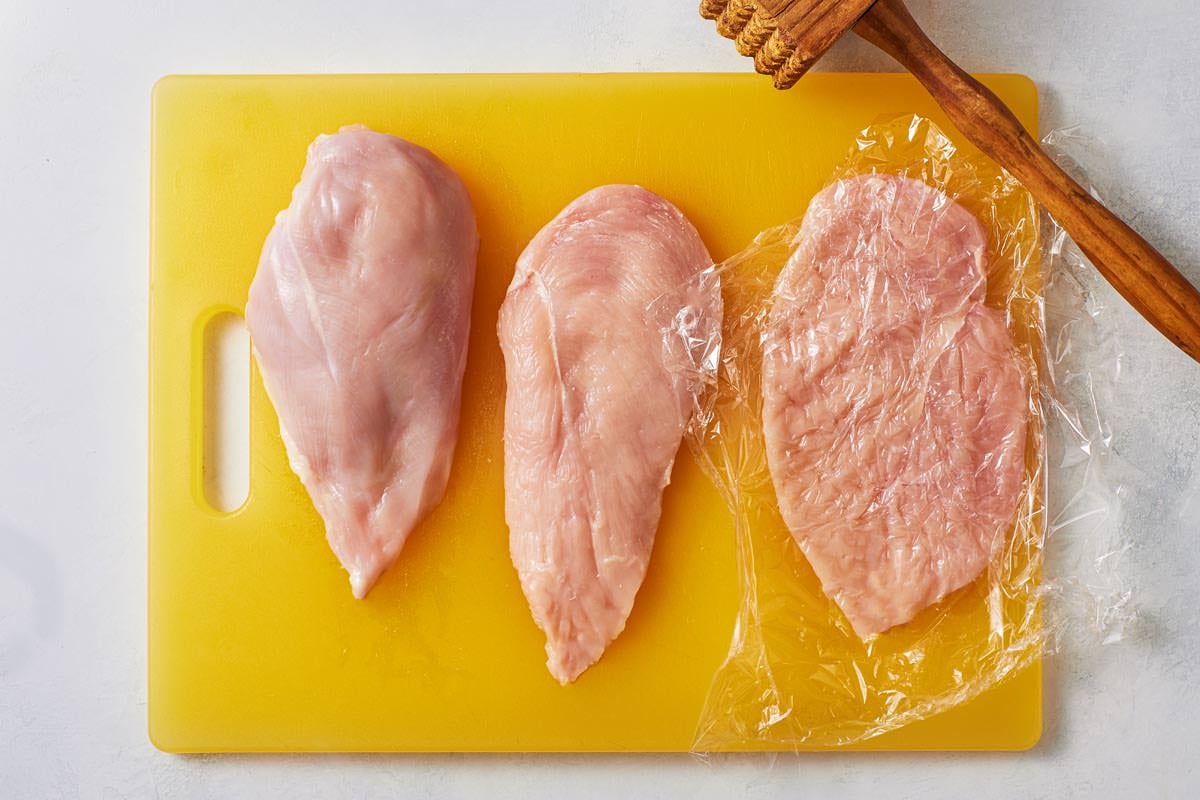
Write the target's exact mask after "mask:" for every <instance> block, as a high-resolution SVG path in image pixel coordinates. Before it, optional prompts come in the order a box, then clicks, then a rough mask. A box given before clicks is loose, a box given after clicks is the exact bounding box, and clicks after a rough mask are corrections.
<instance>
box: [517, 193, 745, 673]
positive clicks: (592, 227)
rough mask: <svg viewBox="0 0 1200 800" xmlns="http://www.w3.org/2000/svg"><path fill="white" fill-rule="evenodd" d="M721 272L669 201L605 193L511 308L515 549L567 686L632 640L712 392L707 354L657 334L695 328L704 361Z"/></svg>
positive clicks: (528, 265) (554, 227)
mask: <svg viewBox="0 0 1200 800" xmlns="http://www.w3.org/2000/svg"><path fill="white" fill-rule="evenodd" d="M710 265H711V259H710V258H709V255H708V251H707V250H706V249H705V247H704V244H703V242H701V240H700V237H699V235H698V234H697V233H696V230H695V228H694V227H692V225H691V223H689V222H688V221H687V219H686V218H684V216H683V214H682V213H680V211H679V210H678V209H676V208H675V207H674V206H672V205H671V204H670V203H668V202H667V201H666V200H664V199H662V198H661V197H659V196H658V195H655V194H653V193H652V192H649V191H647V190H645V189H642V188H639V187H636V186H602V187H600V188H597V189H593V190H592V191H590V192H588V193H586V194H584V195H583V196H582V197H580V198H579V199H577V200H575V201H574V202H573V203H571V204H570V205H568V206H567V207H566V208H565V209H564V210H563V211H562V212H561V213H560V214H559V215H558V216H557V217H555V218H554V219H553V220H552V221H551V222H550V223H549V224H547V225H546V227H544V228H543V229H542V230H541V232H539V233H538V234H537V236H536V237H534V239H533V241H531V242H530V243H529V245H528V247H526V249H525V252H524V253H522V254H521V257H520V259H519V260H518V262H517V268H516V274H515V275H514V276H513V281H512V284H511V286H510V287H509V290H508V295H507V297H506V298H505V300H504V304H503V306H501V309H500V318H499V336H500V345H501V348H502V349H503V351H504V362H505V368H506V373H507V380H508V390H507V400H506V406H505V421H504V483H505V495H506V496H505V515H506V517H507V520H508V526H509V531H510V548H511V553H512V560H513V564H514V565H515V566H516V569H517V572H518V574H519V576H520V580H521V588H522V589H523V590H524V593H525V597H526V598H527V599H528V601H529V607H530V610H531V611H532V613H533V618H534V621H535V622H536V623H537V625H538V626H539V627H540V628H541V629H542V631H544V632H545V634H546V653H547V656H548V660H547V667H548V668H549V670H550V672H551V674H552V675H553V676H554V677H555V678H557V679H558V680H559V681H560V682H562V683H564V684H565V683H569V682H571V681H573V680H575V679H576V678H577V677H578V676H579V675H580V674H581V673H582V672H583V671H584V670H585V669H587V668H588V667H589V666H591V665H592V664H594V663H595V662H596V661H597V660H598V659H599V658H600V656H601V654H602V653H603V652H604V650H605V648H606V647H607V646H608V644H609V643H610V642H611V641H612V640H613V639H614V638H616V636H617V635H618V634H619V633H620V632H621V631H622V630H623V629H624V627H625V621H626V618H627V617H628V616H629V613H630V610H631V609H632V607H633V602H634V597H635V595H636V594H637V591H638V588H639V587H640V586H641V584H642V579H643V578H644V577H645V575H646V567H647V564H648V562H649V559H650V551H651V547H652V545H653V543H654V536H655V531H656V529H657V527H658V522H659V516H660V514H661V508H662V495H663V489H664V488H665V487H666V485H667V484H668V483H669V481H670V478H671V467H672V464H673V463H674V460H675V454H676V452H677V451H678V450H679V446H680V442H681V440H682V437H683V434H684V428H685V426H686V424H687V422H688V420H689V419H690V417H691V414H692V411H693V408H694V402H695V396H696V392H697V391H698V390H699V387H698V386H697V382H696V380H695V375H696V371H695V368H694V367H692V366H691V364H692V363H698V362H694V361H693V359H694V358H695V356H696V354H695V353H693V352H686V353H685V352H680V351H678V350H675V349H672V347H671V346H670V345H669V343H665V342H664V337H663V334H662V333H661V332H660V329H659V326H658V324H657V322H656V319H658V318H660V317H658V316H657V315H658V314H659V313H660V312H661V313H662V314H665V316H666V317H667V318H669V319H678V320H682V321H683V323H684V324H685V325H686V326H687V327H688V328H689V329H690V331H691V336H690V340H691V341H692V342H693V343H694V344H695V346H697V347H704V346H705V343H706V342H710V341H712V340H713V339H712V337H716V336H719V333H720V324H721V299H720V291H719V288H718V287H717V286H716V283H715V281H709V282H701V281H698V280H697V275H698V274H699V273H700V272H701V271H703V270H705V269H706V268H708V267H709V266H710ZM652 309H659V311H654V310H652ZM683 349H684V350H686V349H687V347H685V348H683Z"/></svg>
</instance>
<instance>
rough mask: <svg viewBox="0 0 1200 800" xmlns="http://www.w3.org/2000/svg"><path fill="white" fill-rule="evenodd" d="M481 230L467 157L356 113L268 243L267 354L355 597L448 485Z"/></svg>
mask: <svg viewBox="0 0 1200 800" xmlns="http://www.w3.org/2000/svg"><path fill="white" fill-rule="evenodd" d="M478 243H479V239H478V235H477V234H476V230H475V217H474V212H473V210H472V208H471V201H470V198H469V197H468V195H467V190H466V188H465V187H464V186H463V183H462V181H461V180H460V179H459V177H458V176H457V175H456V174H455V173H454V172H453V170H451V169H450V168H449V167H447V166H446V165H445V164H443V163H442V162H441V161H439V160H438V159H437V158H436V157H435V156H434V155H433V154H432V153H430V152H429V151H427V150H425V149H423V148H421V147H418V146H416V145H414V144H411V143H409V142H406V141H404V140H403V139H399V138H396V137H395V136H389V135H386V134H382V133H376V132H374V131H370V130H367V129H366V128H362V127H358V126H353V127H349V128H343V129H342V130H341V131H340V132H338V133H336V134H334V135H332V136H320V137H318V138H317V140H316V141H315V142H313V144H312V145H311V146H310V147H309V151H308V161H307V163H306V164H305V167H304V172H303V174H302V175H301V178H300V183H299V184H297V186H296V188H295V190H294V192H293V193H292V202H291V205H290V206H289V207H288V208H287V210H285V211H282V212H280V214H279V215H278V217H276V220H275V226H274V228H272V229H271V232H270V234H269V235H268V236H267V239H266V243H265V244H264V246H263V251H262V258H261V260H260V261H259V265H258V272H257V273H256V274H255V276H254V281H253V283H252V284H251V286H250V296H249V300H248V302H247V303H246V323H247V325H248V327H249V329H250V335H251V340H252V342H253V350H254V357H255V359H256V360H257V362H258V365H259V369H260V370H261V372H262V377H263V383H264V385H265V386H266V389H267V394H268V395H269V396H270V398H271V402H272V403H273V404H274V406H275V410H276V412H277V413H278V416H279V427H280V434H281V435H282V437H283V441H284V444H285V445H286V447H287V453H288V459H289V461H290V462H291V466H292V469H293V470H295V472H296V474H297V475H298V476H299V477H300V480H301V481H302V482H303V484H304V486H305V488H306V489H307V490H308V493H309V496H310V497H311V498H312V501H313V505H315V506H316V509H317V511H318V512H319V513H320V515H321V517H322V518H323V519H324V521H325V529H326V534H327V536H328V539H329V544H330V546H331V547H332V548H333V552H334V553H335V554H336V555H337V557H338V560H339V561H341V563H342V566H344V567H345V568H346V570H347V571H348V572H349V573H350V585H351V588H352V590H353V592H354V596H355V597H363V596H364V595H366V593H367V592H368V591H369V590H370V589H371V587H372V585H374V583H375V581H376V580H377V579H378V577H379V575H380V573H382V572H383V571H384V570H385V569H387V567H388V566H389V565H391V564H392V562H393V561H395V559H396V557H397V555H398V554H399V553H400V549H401V548H402V547H403V546H404V542H405V540H406V539H407V538H408V535H409V533H410V532H411V531H412V529H413V527H414V526H415V525H417V523H418V522H420V521H421V519H422V518H423V517H424V516H425V515H426V514H427V513H428V512H429V511H430V509H432V508H433V507H434V506H435V505H436V504H437V503H438V502H439V501H440V500H441V498H442V495H443V493H444V491H445V488H446V482H447V479H448V477H449V472H450V462H451V458H452V455H453V452H454V446H455V442H456V439H457V436H458V421H459V401H460V394H461V388H462V376H463V369H464V366H465V364H466V356H467V334H468V328H469V325H470V312H471V294H472V289H473V287H474V282H475V259H476V252H477V249H478Z"/></svg>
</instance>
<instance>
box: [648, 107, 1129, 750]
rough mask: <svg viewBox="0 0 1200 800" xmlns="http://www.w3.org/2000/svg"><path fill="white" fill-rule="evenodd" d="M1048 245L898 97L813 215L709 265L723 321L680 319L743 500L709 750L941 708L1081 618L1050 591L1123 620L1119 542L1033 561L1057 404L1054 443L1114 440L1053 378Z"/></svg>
mask: <svg viewBox="0 0 1200 800" xmlns="http://www.w3.org/2000/svg"><path fill="white" fill-rule="evenodd" d="M868 175H874V176H877V177H874V178H864V177H863V176H868ZM878 176H883V177H878ZM892 176H898V177H892ZM909 180H911V181H919V182H920V184H923V186H922V185H919V184H914V183H911V182H909ZM964 209H965V212H967V213H964V211H963V210H964ZM847 219H849V222H847ZM1040 231H1041V232H1042V233H1043V234H1044V235H1043V236H1039V232H1040ZM1046 242H1049V246H1047V247H1046V251H1047V253H1048V254H1049V255H1050V256H1051V261H1054V260H1060V261H1061V260H1064V258H1065V256H1064V247H1063V239H1062V237H1061V236H1060V235H1059V234H1058V233H1057V232H1056V231H1055V230H1053V229H1052V228H1045V229H1043V223H1042V221H1041V220H1040V219H1039V209H1038V207H1037V206H1036V205H1035V203H1034V202H1033V200H1032V198H1031V197H1030V195H1029V194H1028V193H1027V192H1026V191H1025V190H1024V189H1023V188H1022V187H1021V186H1020V184H1018V183H1017V182H1016V181H1015V179H1013V178H1012V177H1011V176H1009V175H1008V174H1007V173H1005V172H1004V171H1002V170H1000V169H999V168H998V167H997V166H996V165H995V164H994V163H993V162H991V161H990V160H987V159H984V158H982V157H978V156H968V155H965V154H962V153H959V152H958V151H957V150H956V148H955V146H954V145H953V143H952V142H951V141H950V140H949V139H948V138H947V137H946V136H945V135H944V134H942V133H941V131H939V130H938V129H937V127H936V126H934V125H933V124H932V123H931V122H929V121H928V120H925V119H923V118H919V117H913V116H907V117H902V118H899V119H896V120H893V121H891V122H887V123H882V124H878V125H875V126H872V127H870V128H868V129H866V130H864V131H863V132H862V133H861V135H860V136H859V138H858V140H857V141H856V143H855V144H854V147H853V148H852V152H851V153H850V156H849V157H848V159H847V160H846V162H845V163H844V164H843V165H842V166H841V167H840V168H839V169H838V170H837V172H836V174H835V175H833V176H832V179H831V181H830V185H829V188H827V190H826V191H825V192H823V193H821V194H819V195H818V196H817V198H816V199H815V200H814V202H813V204H812V205H811V206H810V208H809V213H808V215H807V219H806V220H797V221H795V222H792V223H790V224H786V225H783V226H780V227H778V228H774V229H771V230H768V231H765V232H763V233H762V234H760V235H759V236H758V237H757V238H756V239H755V240H754V242H753V243H752V244H751V245H750V246H748V247H747V248H746V249H745V250H743V251H742V252H740V253H738V254H737V255H735V256H733V257H732V258H730V259H729V260H728V261H726V262H724V263H722V264H719V265H717V266H715V267H714V268H713V269H712V270H710V271H709V272H707V273H705V274H704V275H703V276H702V278H701V280H702V281H709V282H719V283H720V285H721V290H722V293H723V295H724V298H725V322H724V327H723V331H722V336H721V342H720V343H719V345H718V344H713V346H711V347H708V348H698V347H696V344H695V343H694V342H689V348H690V349H691V351H692V352H705V353H708V354H710V356H709V358H707V359H704V360H698V361H697V363H696V365H695V367H696V370H697V374H698V375H700V376H701V377H706V378H708V391H707V392H706V393H705V394H704V396H703V397H702V399H701V406H700V408H698V409H697V414H696V415H695V417H694V422H693V425H692V428H691V430H690V432H689V441H690V444H691V445H692V447H693V449H694V451H695V453H696V455H697V456H698V458H699V460H700V462H701V464H702V466H703V468H704V469H705V470H706V471H707V472H708V474H709V475H710V477H711V478H712V479H713V480H714V482H715V483H716V485H717V487H718V488H719V490H720V491H721V492H722V494H723V496H724V497H725V499H726V501H727V502H728V504H729V506H730V509H731V512H732V514H733V517H734V520H735V527H736V533H737V538H738V570H739V576H740V580H741V585H742V589H743V592H742V595H743V597H742V602H741V605H740V609H739V611H738V616H737V621H736V625H735V629H734V635H733V641H732V643H731V646H730V650H729V653H728V656H727V658H726V659H725V661H724V663H723V664H722V665H721V667H720V669H719V670H718V672H717V674H716V676H715V677H714V681H713V684H712V688H711V690H710V694H709V697H708V699H707V702H706V706H705V708H704V711H703V713H702V716H701V719H700V722H699V726H698V729H697V734H696V739H695V742H694V749H695V750H697V751H711V750H722V749H729V748H773V749H775V748H787V747H789V746H816V747H828V746H841V745H848V744H854V743H857V742H862V741H864V740H866V739H869V738H871V737H874V736H877V735H879V734H881V733H885V732H887V731H889V730H893V729H895V728H898V727H900V726H903V725H906V724H908V723H911V722H913V721H916V720H920V719H924V718H927V717H930V716H933V715H935V714H938V713H940V712H942V711H944V710H946V709H948V708H950V707H953V706H955V705H958V704H960V703H962V702H965V701H966V700H969V699H971V698H973V697H975V696H976V695H978V694H979V693H980V692H982V691H984V690H986V689H988V688H989V687H991V686H993V685H995V684H996V683H998V682H999V681H1002V680H1004V679H1005V678H1006V677H1008V676H1010V675H1012V674H1014V673H1016V672H1018V671H1020V670H1021V669H1022V668H1024V667H1026V666H1028V665H1029V664H1031V663H1032V662H1033V661H1034V660H1035V659H1036V658H1038V657H1039V656H1040V655H1041V654H1042V653H1043V652H1046V651H1047V650H1049V649H1053V648H1054V647H1055V646H1056V645H1057V643H1058V642H1059V641H1060V640H1061V637H1062V634H1063V632H1064V630H1065V629H1066V628H1068V627H1069V626H1071V625H1072V624H1074V620H1075V619H1076V617H1075V616H1074V615H1068V614H1061V615H1060V614H1055V613H1050V614H1047V613H1043V606H1044V603H1045V601H1046V598H1047V597H1056V598H1064V599H1066V598H1071V602H1069V603H1064V605H1065V606H1069V607H1072V608H1077V606H1078V602H1081V601H1083V598H1087V600H1086V601H1085V602H1089V603H1090V605H1091V608H1090V609H1089V611H1088V614H1089V615H1090V617H1089V618H1090V619H1091V622H1092V625H1091V628H1092V629H1094V630H1101V631H1107V633H1102V634H1101V635H1102V636H1104V637H1108V638H1113V637H1116V636H1119V626H1120V620H1121V619H1124V618H1125V616H1126V614H1127V607H1126V603H1127V601H1128V595H1127V593H1123V592H1122V587H1121V586H1120V583H1119V581H1114V580H1112V579H1110V577H1109V576H1110V573H1112V572H1114V571H1115V561H1114V560H1111V559H1110V560H1107V561H1106V558H1105V557H1107V556H1109V555H1112V554H1113V553H1119V552H1120V547H1119V545H1116V544H1115V543H1111V542H1110V543H1108V544H1111V545H1114V546H1113V547H1111V548H1110V549H1108V550H1106V551H1105V552H1104V553H1102V554H1099V556H1097V555H1096V554H1095V553H1092V552H1091V551H1079V552H1077V553H1076V556H1075V558H1076V559H1077V561H1078V562H1079V563H1083V562H1086V563H1087V564H1088V568H1087V570H1086V571H1088V572H1089V573H1090V575H1089V577H1088V578H1087V579H1086V580H1083V581H1077V580H1075V579H1076V577H1077V576H1078V574H1079V572H1078V571H1073V572H1072V573H1071V574H1069V575H1066V574H1065V575H1062V576H1054V577H1049V576H1047V575H1046V574H1044V570H1043V559H1044V554H1045V552H1046V534H1047V530H1048V526H1047V516H1046V512H1045V508H1046V473H1045V469H1044V465H1045V463H1046V458H1047V436H1046V429H1047V421H1048V414H1049V416H1050V417H1053V419H1055V420H1062V421H1064V422H1066V423H1067V424H1066V426H1065V427H1066V428H1067V429H1068V430H1074V431H1075V433H1076V435H1075V438H1074V440H1073V441H1071V440H1070V439H1071V437H1070V436H1068V437H1067V439H1061V438H1060V439H1059V440H1058V442H1059V446H1060V448H1061V452H1060V453H1059V454H1058V455H1057V456H1056V458H1057V459H1058V460H1062V459H1063V458H1067V457H1066V456H1064V455H1063V453H1065V452H1067V451H1070V452H1072V453H1074V454H1076V461H1077V462H1082V463H1084V464H1085V465H1086V463H1090V461H1091V460H1092V458H1093V455H1092V454H1090V453H1089V447H1090V443H1091V442H1092V441H1093V440H1094V439H1095V438H1096V437H1097V436H1099V437H1100V438H1101V439H1102V438H1103V432H1102V431H1099V430H1095V428H1096V427H1097V426H1095V425H1092V426H1090V427H1089V424H1088V423H1085V422H1084V421H1083V420H1084V418H1088V419H1094V418H1098V417H1097V416H1096V415H1093V416H1091V417H1088V415H1087V414H1083V415H1081V414H1079V413H1077V410H1078V408H1079V406H1078V403H1077V400H1076V399H1074V398H1064V397H1061V396H1060V395H1059V394H1058V393H1057V392H1056V391H1051V389H1050V387H1051V378H1052V377H1054V370H1055V367H1056V365H1057V364H1058V363H1059V361H1060V359H1059V356H1060V355H1061V353H1057V352H1056V351H1055V348H1061V347H1062V346H1063V343H1062V340H1061V337H1062V336H1063V335H1064V334H1063V333H1062V330H1063V327H1062V325H1061V324H1059V325H1058V326H1057V327H1056V328H1055V329H1054V330H1053V331H1052V334H1053V335H1052V338H1051V339H1050V341H1049V347H1047V330H1046V327H1045V324H1044V320H1043V312H1042V308H1043V306H1042V297H1043V289H1044V287H1043V258H1042V253H1041V249H1042V247H1043V245H1044V243H1046ZM1055 248H1057V250H1056V249H1055ZM977 251H978V252H977ZM912 252H917V253H919V257H917V258H916V259H915V260H913V259H909V261H908V262H906V263H895V260H896V258H895V254H896V253H912ZM1047 263H1048V264H1049V263H1050V262H1047ZM785 270H786V272H784V275H783V278H782V279H781V278H780V275H781V271H785ZM1005 328H1006V329H1007V332H1008V336H1005V335H1004V331H1005ZM664 335H665V336H667V337H668V338H671V337H677V336H680V335H687V332H686V331H681V329H680V328H679V327H678V326H675V327H669V326H668V327H667V328H665V329H664ZM1010 337H1011V339H1010ZM717 352H719V354H720V362H719V368H718V369H717V370H716V374H715V377H713V373H712V370H711V367H712V360H711V354H713V353H717ZM781 353H783V355H782V356H781V355H780V354H781ZM764 373H765V377H766V386H767V387H768V390H767V392H766V395H767V396H766V400H765V403H764ZM1058 377H1059V378H1060V380H1062V379H1065V378H1068V379H1069V380H1071V381H1072V382H1073V385H1072V387H1071V388H1072V390H1076V391H1078V390H1082V391H1084V393H1086V389H1087V387H1086V386H1079V385H1074V384H1078V383H1079V381H1078V376H1074V377H1070V376H1061V375H1060V376H1058ZM1072 426H1073V427H1072ZM1101 427H1102V426H1101ZM764 430H766V431H767V433H766V434H764ZM1068 460H1069V459H1068ZM772 468H773V469H772ZM1084 471H1085V472H1086V468H1085V469H1084ZM773 472H774V476H773ZM773 477H774V479H775V480H774V481H773ZM777 486H778V487H780V488H781V489H782V494H781V495H780V496H778V497H777V493H776V487H777ZM1086 494H1087V493H1086V491H1085V492H1081V493H1078V494H1077V495H1076V498H1075V499H1076V500H1079V499H1080V498H1082V500H1080V502H1082V503H1083V505H1085V506H1088V507H1089V508H1093V511H1085V512H1082V513H1084V518H1085V519H1087V518H1088V517H1090V516H1091V515H1092V514H1093V513H1094V507H1095V503H1094V502H1093V500H1092V498H1089V497H1087V496H1086ZM780 498H782V499H783V505H784V507H785V512H784V513H781V511H780ZM1089 504H1091V505H1089ZM1077 511H1078V509H1077ZM1065 513H1066V516H1065V517H1063V518H1061V519H1056V520H1055V521H1054V523H1053V524H1052V525H1050V526H1049V529H1050V530H1051V531H1053V530H1055V529H1056V527H1057V528H1064V527H1070V526H1071V524H1072V521H1071V519H1070V517H1071V513H1070V512H1065ZM785 515H786V517H787V522H788V523H790V524H791V525H790V527H791V530H789V525H788V524H785V520H784V517H785ZM793 532H794V533H796V536H793V535H792V534H793ZM798 541H799V542H800V543H802V546H803V551H802V548H801V546H798V544H797V543H798ZM805 553H807V554H808V557H806V555H805ZM1089 557H1090V560H1089ZM814 567H816V571H814ZM818 574H820V575H821V576H822V577H823V578H824V579H825V581H826V586H825V587H824V588H823V585H822V581H821V580H819V579H818ZM976 575H978V577H977V578H976V577H975V576H976ZM1073 581H1074V583H1073ZM827 591H828V594H827ZM829 595H833V596H834V597H836V599H837V601H838V602H835V600H834V599H831V597H830V596H829ZM939 598H940V599H939ZM931 600H932V601H934V602H932V603H931V604H929V605H928V606H927V607H925V606H926V604H928V603H929V602H930V601H931ZM839 603H840V605H839ZM843 609H845V610H843ZM846 611H849V612H850V618H848V617H847V613H846ZM914 611H915V612H916V613H915V616H913V618H912V619H911V621H908V618H909V617H910V616H912V615H913V613H914ZM1106 615H1107V618H1106ZM852 619H853V622H852V621H851V620H852ZM856 629H857V632H856ZM1089 635H1090V634H1089Z"/></svg>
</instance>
